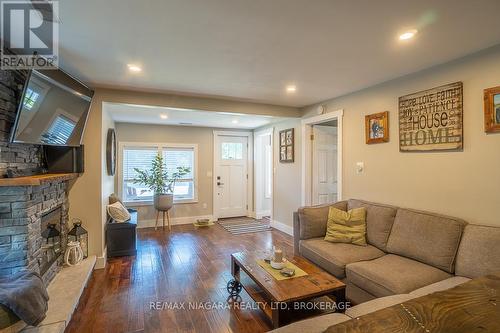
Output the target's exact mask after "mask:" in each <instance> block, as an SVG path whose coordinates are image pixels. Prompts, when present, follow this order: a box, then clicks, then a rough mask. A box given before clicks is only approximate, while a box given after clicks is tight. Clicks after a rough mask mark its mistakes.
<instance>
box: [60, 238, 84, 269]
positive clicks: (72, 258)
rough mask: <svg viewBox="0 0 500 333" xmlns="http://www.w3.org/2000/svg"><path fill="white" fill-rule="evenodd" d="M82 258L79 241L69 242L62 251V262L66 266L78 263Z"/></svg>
mask: <svg viewBox="0 0 500 333" xmlns="http://www.w3.org/2000/svg"><path fill="white" fill-rule="evenodd" d="M82 260H83V251H82V248H81V246H80V242H75V241H73V242H69V243H68V245H67V246H66V252H65V253H64V263H65V264H66V265H68V266H74V265H78V264H79V263H80V262H82Z"/></svg>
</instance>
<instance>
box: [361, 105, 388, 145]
mask: <svg viewBox="0 0 500 333" xmlns="http://www.w3.org/2000/svg"><path fill="white" fill-rule="evenodd" d="M365 132H366V143H367V144H372V143H381V142H388V141H389V112H388V111H385V112H379V113H375V114H370V115H367V116H365Z"/></svg>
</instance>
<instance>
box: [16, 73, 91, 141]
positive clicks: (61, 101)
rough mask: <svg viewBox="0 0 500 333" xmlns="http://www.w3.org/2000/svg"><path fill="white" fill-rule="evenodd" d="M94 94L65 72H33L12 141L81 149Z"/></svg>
mask: <svg viewBox="0 0 500 333" xmlns="http://www.w3.org/2000/svg"><path fill="white" fill-rule="evenodd" d="M93 95H94V92H93V91H92V90H90V89H89V88H88V87H87V86H85V85H84V84H82V83H81V82H79V81H78V80H76V79H74V78H72V77H71V76H70V75H68V74H66V73H65V72H63V71H62V70H32V71H30V73H29V74H28V78H27V80H26V83H25V85H24V90H23V95H22V97H21V99H20V103H19V106H18V111H17V116H16V122H15V124H14V127H13V129H12V136H11V142H20V143H31V144H40V145H50V146H70V147H77V146H80V144H81V141H82V137H83V131H84V129H85V123H86V121H87V116H88V113H89V110H90V103H91V101H92V96H93Z"/></svg>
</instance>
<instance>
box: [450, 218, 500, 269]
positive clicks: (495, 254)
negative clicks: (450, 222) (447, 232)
mask: <svg viewBox="0 0 500 333" xmlns="http://www.w3.org/2000/svg"><path fill="white" fill-rule="evenodd" d="M499 272H500V228H498V227H490V226H481V225H473V224H469V225H467V226H466V227H465V230H464V234H463V236H462V241H461V242H460V247H459V249H458V254H457V266H456V274H457V275H460V276H466V277H468V278H471V279H473V278H477V277H480V276H484V275H488V274H492V273H499Z"/></svg>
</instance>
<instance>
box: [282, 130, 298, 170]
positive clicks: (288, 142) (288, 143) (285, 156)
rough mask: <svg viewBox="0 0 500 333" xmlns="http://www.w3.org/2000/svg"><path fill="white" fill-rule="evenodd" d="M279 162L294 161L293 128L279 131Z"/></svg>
mask: <svg viewBox="0 0 500 333" xmlns="http://www.w3.org/2000/svg"><path fill="white" fill-rule="evenodd" d="M279 135H280V162H281V163H293V161H294V150H295V149H294V148H295V147H294V132H293V128H289V129H286V130H283V131H280V133H279Z"/></svg>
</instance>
